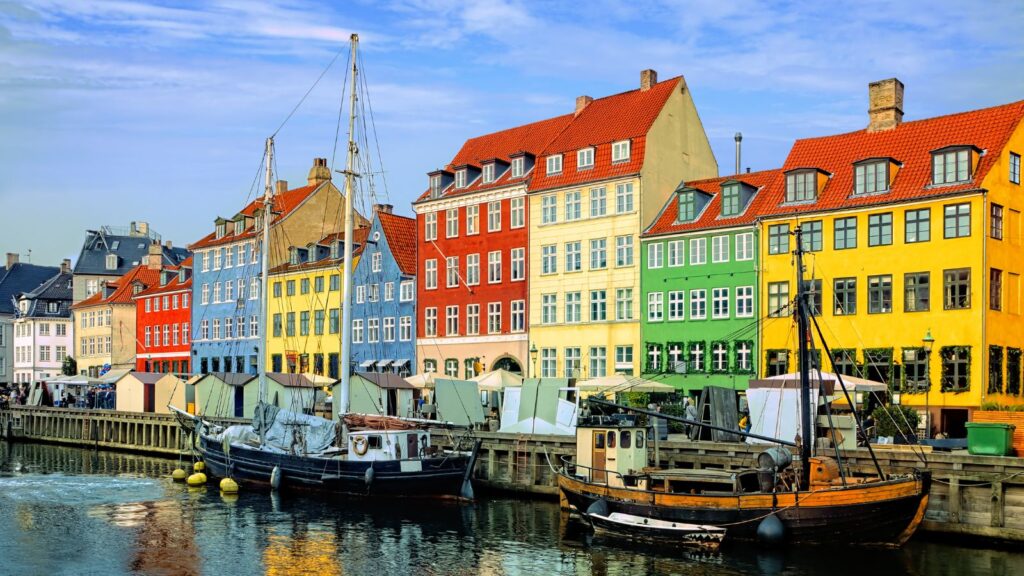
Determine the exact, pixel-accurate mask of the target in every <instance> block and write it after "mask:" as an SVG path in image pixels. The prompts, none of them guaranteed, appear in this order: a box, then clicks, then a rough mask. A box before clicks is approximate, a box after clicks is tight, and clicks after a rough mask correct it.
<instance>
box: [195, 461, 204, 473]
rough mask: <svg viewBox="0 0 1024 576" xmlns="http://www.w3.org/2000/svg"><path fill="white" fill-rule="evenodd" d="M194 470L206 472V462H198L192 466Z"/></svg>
mask: <svg viewBox="0 0 1024 576" xmlns="http://www.w3.org/2000/svg"><path fill="white" fill-rule="evenodd" d="M192 470H194V471H196V472H202V471H203V470H206V462H203V461H202V460H200V461H198V462H196V463H195V464H193V465H192Z"/></svg>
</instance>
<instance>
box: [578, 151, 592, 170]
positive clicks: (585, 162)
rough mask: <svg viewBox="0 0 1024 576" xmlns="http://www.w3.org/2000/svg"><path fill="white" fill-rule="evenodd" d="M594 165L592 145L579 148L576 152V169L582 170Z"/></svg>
mask: <svg viewBox="0 0 1024 576" xmlns="http://www.w3.org/2000/svg"><path fill="white" fill-rule="evenodd" d="M593 167H594V147H593V146H591V147H588V148H580V149H579V150H578V151H577V152H576V169H577V170H583V169H586V168H593Z"/></svg>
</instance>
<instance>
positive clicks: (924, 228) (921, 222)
mask: <svg viewBox="0 0 1024 576" xmlns="http://www.w3.org/2000/svg"><path fill="white" fill-rule="evenodd" d="M931 214H932V211H931V209H930V208H922V209H920V210H907V211H906V212H904V218H905V222H906V226H904V238H903V241H904V242H906V243H907V244H913V243H914V242H927V241H929V240H931V238H932V231H931Z"/></svg>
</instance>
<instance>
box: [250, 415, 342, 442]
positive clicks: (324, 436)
mask: <svg viewBox="0 0 1024 576" xmlns="http://www.w3.org/2000/svg"><path fill="white" fill-rule="evenodd" d="M252 426H253V429H254V430H255V431H256V433H258V434H262V435H263V441H264V443H265V444H266V445H267V446H270V447H271V448H276V449H278V450H283V451H285V452H287V453H289V454H317V453H320V452H324V451H325V450H327V449H328V448H330V447H331V445H333V444H334V438H335V428H334V422H333V421H331V420H326V419H324V418H320V417H318V416H310V415H309V414H301V413H298V412H291V411H289V410H281V409H280V408H278V407H277V406H271V405H269V404H260V405H259V406H257V407H256V415H255V416H254V417H253V420H252Z"/></svg>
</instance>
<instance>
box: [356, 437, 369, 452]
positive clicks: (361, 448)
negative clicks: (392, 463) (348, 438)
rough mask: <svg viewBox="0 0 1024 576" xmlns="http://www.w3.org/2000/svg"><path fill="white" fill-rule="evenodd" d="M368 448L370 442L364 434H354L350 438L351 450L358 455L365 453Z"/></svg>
mask: <svg viewBox="0 0 1024 576" xmlns="http://www.w3.org/2000/svg"><path fill="white" fill-rule="evenodd" d="M369 448H370V443H369V442H368V441H367V440H366V436H356V437H355V438H353V439H352V450H353V451H354V452H355V453H356V454H357V455H359V456H363V455H365V454H366V451H367V450H368V449H369Z"/></svg>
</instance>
